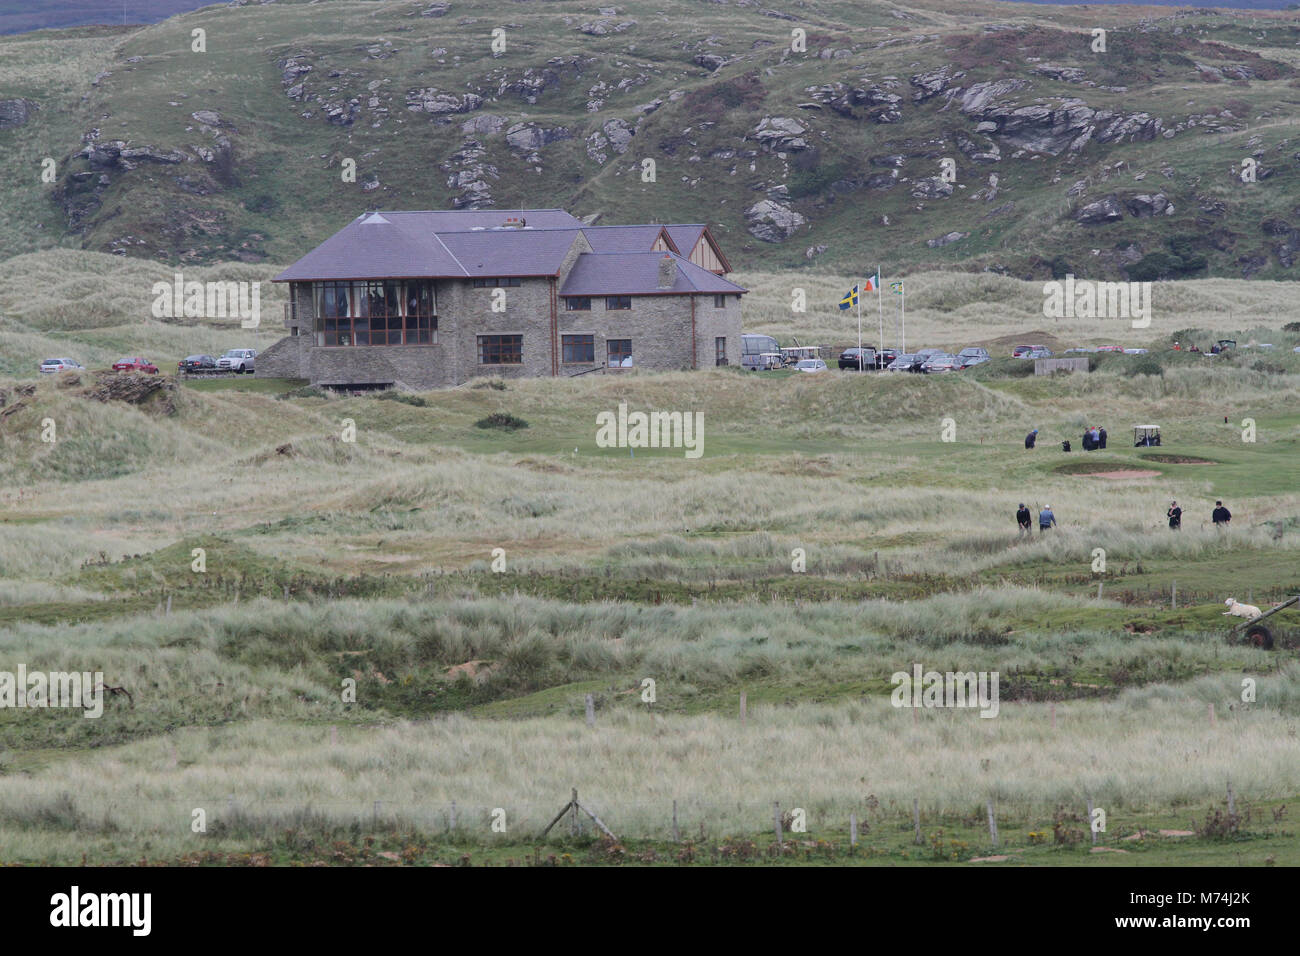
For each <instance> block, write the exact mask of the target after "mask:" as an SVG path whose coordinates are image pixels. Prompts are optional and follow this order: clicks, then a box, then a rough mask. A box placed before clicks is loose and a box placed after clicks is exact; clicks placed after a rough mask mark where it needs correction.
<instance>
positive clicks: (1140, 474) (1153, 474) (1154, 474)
mask: <svg viewBox="0 0 1300 956" xmlns="http://www.w3.org/2000/svg"><path fill="white" fill-rule="evenodd" d="M1086 474H1087V475H1088V476H1089V477H1090V478H1159V477H1160V472H1158V471H1142V470H1139V469H1136V468H1134V469H1129V470H1126V471H1089V472H1086Z"/></svg>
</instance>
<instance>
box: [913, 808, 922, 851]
mask: <svg viewBox="0 0 1300 956" xmlns="http://www.w3.org/2000/svg"><path fill="white" fill-rule="evenodd" d="M912 820H913V822H914V823H915V824H916V845H917V846H920V845H921V804H920V803H919V802H918V801H917V799H916V797H913V798H912Z"/></svg>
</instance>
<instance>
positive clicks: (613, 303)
mask: <svg viewBox="0 0 1300 956" xmlns="http://www.w3.org/2000/svg"><path fill="white" fill-rule="evenodd" d="M630 308H632V297H631V296H630V295H607V296H605V311H606V312H616V311H621V310H623V309H630Z"/></svg>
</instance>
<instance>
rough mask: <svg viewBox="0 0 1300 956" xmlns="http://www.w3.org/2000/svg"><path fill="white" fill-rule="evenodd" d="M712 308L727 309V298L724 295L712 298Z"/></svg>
mask: <svg viewBox="0 0 1300 956" xmlns="http://www.w3.org/2000/svg"><path fill="white" fill-rule="evenodd" d="M713 307H714V308H715V309H725V308H726V307H727V297H726V296H725V295H715V296H714V297H713Z"/></svg>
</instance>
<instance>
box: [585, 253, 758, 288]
mask: <svg viewBox="0 0 1300 956" xmlns="http://www.w3.org/2000/svg"><path fill="white" fill-rule="evenodd" d="M665 256H668V257H669V258H671V259H672V260H673V264H674V265H675V266H676V272H675V274H674V276H673V284H672V285H671V286H668V287H667V288H660V287H659V262H660V260H661V259H663V258H664V257H665ZM747 291H749V290H748V289H745V288H743V287H742V286H738V285H736V283H734V282H730V281H728V280H727V279H724V278H722V276H719V275H715V274H714V273H712V272H710V271H709V270H708V269H701V268H700V267H699V266H697V265H696V264H695V263H693V262H691V261H690V260H689V259H683V258H682V257H681V256H679V255H677V254H676V253H671V252H603V253H602V252H587V253H583V254H582V255H580V256H578V260H577V262H576V263H574V266H573V269H572V271H570V272H569V277H568V279H566V280H565V282H564V287H563V288H561V289H560V295H584V296H585V295H689V294H691V293H714V294H718V293H724V294H727V295H732V294H743V293H745V292H747Z"/></svg>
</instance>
